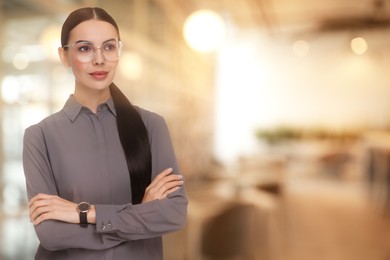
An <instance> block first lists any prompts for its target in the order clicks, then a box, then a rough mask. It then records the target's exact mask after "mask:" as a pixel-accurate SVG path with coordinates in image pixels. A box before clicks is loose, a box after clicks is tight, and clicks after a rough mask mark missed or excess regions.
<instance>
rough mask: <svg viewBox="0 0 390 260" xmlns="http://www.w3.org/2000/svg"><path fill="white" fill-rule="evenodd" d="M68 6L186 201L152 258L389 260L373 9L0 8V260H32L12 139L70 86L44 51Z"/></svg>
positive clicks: (177, 4)
mask: <svg viewBox="0 0 390 260" xmlns="http://www.w3.org/2000/svg"><path fill="white" fill-rule="evenodd" d="M83 6H99V7H102V8H105V9H106V10H107V11H108V12H109V13H111V14H112V15H113V16H114V18H115V19H116V21H117V22H118V24H119V27H120V29H121V38H122V41H123V42H124V49H123V52H122V54H121V58H120V64H119V68H118V72H117V75H116V79H115V82H116V83H117V85H118V86H120V88H121V89H122V90H123V91H124V92H125V93H126V94H127V96H128V97H129V99H130V100H131V101H132V102H133V103H134V104H136V105H138V106H141V107H144V108H146V109H149V110H152V111H155V112H157V113H159V114H161V115H163V116H164V117H165V119H166V120H167V122H168V125H169V128H170V132H171V135H172V139H173V142H174V146H175V150H176V154H177V157H178V160H179V163H180V166H181V169H182V172H183V174H184V176H185V179H186V188H187V192H188V196H189V199H190V203H189V207H188V224H187V226H186V227H185V228H184V229H183V230H182V231H180V232H177V233H174V234H169V235H167V236H166V237H165V238H164V240H165V252H164V254H165V259H167V260H184V259H189V260H200V259H245V260H252V259H260V260H263V259H264V260H274V259H275V260H280V259H281V260H306V259H310V260H311V259H317V260H318V259H319V260H339V259H340V260H341V259H342V260H349V259H353V260H367V259H370V260H388V259H390V243H389V241H390V215H389V214H388V213H389V207H390V102H389V100H390V76H389V71H390V48H389V46H390V1H388V0H359V1H356V0H318V1H310V0H238V1H234V0H213V1H209V0H208V1H207V0H111V1H103V0H53V1H41V0H0V36H1V37H0V54H1V56H0V87H1V95H0V96H1V98H0V121H1V128H0V136H1V138H0V147H1V150H0V165H1V167H0V209H1V210H0V259H6V260H23V259H33V255H34V252H35V248H36V246H37V243H38V241H37V238H36V237H35V234H34V231H33V228H32V225H31V224H30V223H29V220H28V211H27V209H26V204H27V199H26V191H25V183H24V181H25V180H24V175H23V170H22V164H21V150H22V137H23V132H24V129H25V128H26V127H27V126H29V125H31V124H33V123H36V122H38V121H39V120H41V119H42V118H44V117H45V116H47V115H49V114H51V113H53V112H55V111H58V110H59V109H61V108H62V106H63V104H64V102H65V100H66V99H67V98H68V96H69V94H70V93H71V92H72V91H73V84H74V83H73V78H72V74H71V72H70V71H68V70H67V69H66V68H65V67H63V66H62V65H61V63H60V61H59V58H58V55H57V48H58V47H59V46H60V43H59V38H60V37H59V34H60V28H61V25H62V23H63V21H64V19H65V17H66V16H67V14H68V13H69V12H70V11H72V10H74V9H76V8H79V7H83Z"/></svg>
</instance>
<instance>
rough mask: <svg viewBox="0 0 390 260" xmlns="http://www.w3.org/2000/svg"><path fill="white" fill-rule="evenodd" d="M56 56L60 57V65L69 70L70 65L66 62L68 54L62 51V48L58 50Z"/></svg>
mask: <svg viewBox="0 0 390 260" xmlns="http://www.w3.org/2000/svg"><path fill="white" fill-rule="evenodd" d="M58 55H59V56H60V59H61V62H62V64H64V66H65V67H66V68H69V67H70V65H69V62H68V53H67V52H66V51H65V50H64V48H62V47H59V48H58Z"/></svg>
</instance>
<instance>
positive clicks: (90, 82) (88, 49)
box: [59, 20, 119, 91]
mask: <svg viewBox="0 0 390 260" xmlns="http://www.w3.org/2000/svg"><path fill="white" fill-rule="evenodd" d="M112 43H113V44H118V43H119V39H118V33H117V31H116V29H115V27H114V26H113V25H111V24H110V23H108V22H103V21H97V20H88V21H85V22H82V23H80V24H79V25H77V26H76V27H75V28H73V30H72V31H71V32H70V37H69V42H68V46H69V47H68V48H67V50H64V49H63V48H60V49H59V53H60V57H61V60H62V62H63V63H64V64H65V65H66V66H67V67H70V68H71V69H72V71H73V74H74V76H75V79H76V89H77V90H78V91H94V90H95V91H96V90H97V91H101V90H106V89H108V86H109V85H110V84H111V82H112V81H113V79H114V76H115V72H116V67H117V65H118V59H115V58H112V57H113V55H112V48H117V47H118V46H116V45H115V46H114V45H112ZM114 57H115V54H114Z"/></svg>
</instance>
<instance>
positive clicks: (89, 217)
mask: <svg viewBox="0 0 390 260" xmlns="http://www.w3.org/2000/svg"><path fill="white" fill-rule="evenodd" d="M87 220H88V223H89V224H96V209H95V206H94V205H91V209H90V210H89V212H88V215H87Z"/></svg>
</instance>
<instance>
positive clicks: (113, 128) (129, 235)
mask: <svg viewBox="0 0 390 260" xmlns="http://www.w3.org/2000/svg"><path fill="white" fill-rule="evenodd" d="M137 109H138V111H139V112H140V114H141V117H142V120H143V121H144V123H145V125H146V128H147V130H148V134H149V140H150V144H151V151H152V173H151V174H152V178H154V177H155V176H156V175H157V174H158V173H160V172H161V171H163V170H164V169H166V168H169V167H172V168H173V170H174V173H176V174H181V173H180V169H179V167H178V164H177V161H176V157H175V154H174V150H173V146H172V143H171V139H170V135H169V132H168V128H167V125H166V123H165V120H164V119H163V118H162V117H161V116H159V115H157V114H155V113H152V112H149V111H147V110H144V109H141V108H137ZM23 166H24V173H25V176H26V185H27V193H28V198H29V199H31V198H32V197H33V196H35V195H36V194H38V193H47V194H53V195H58V196H60V197H62V198H64V199H67V200H70V201H73V202H76V203H78V202H81V201H87V202H90V203H92V204H94V205H95V207H96V225H88V227H87V228H83V227H80V226H79V225H77V224H69V223H65V222H61V221H53V220H47V221H44V222H42V223H41V224H39V225H37V226H35V231H36V234H37V236H38V238H39V240H40V245H39V248H38V250H37V253H36V259H50V260H57V259H72V260H78V259H82V260H87V259H93V260H98V259H109V260H113V259H118V260H124V259H136V260H143V259H145V260H153V259H162V258H163V253H162V237H161V236H162V235H163V234H166V233H168V232H172V231H176V230H178V229H180V228H182V227H183V225H184V224H185V221H186V213H187V198H186V194H185V191H184V187H182V188H180V189H179V190H178V191H176V192H174V193H172V194H170V196H169V197H168V198H167V199H163V200H155V201H152V202H148V203H144V204H138V205H132V204H131V186H130V177H129V172H128V168H127V165H126V160H125V155H124V152H123V149H122V146H121V143H120V140H119V135H118V130H117V125H116V113H115V108H114V104H113V101H112V99H109V100H108V101H107V103H104V104H101V105H100V106H99V107H98V111H97V113H96V114H95V113H93V112H92V111H90V110H89V109H88V108H85V107H83V106H82V105H81V104H79V103H78V102H77V101H76V100H75V98H74V97H73V96H72V95H71V96H70V97H69V99H68V101H67V102H66V104H65V106H64V108H63V109H62V110H61V111H59V112H57V113H55V114H53V115H51V116H49V117H47V118H46V119H44V120H42V121H41V122H40V123H38V124H36V125H33V126H31V127H29V128H27V129H26V131H25V135H24V148H23Z"/></svg>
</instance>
